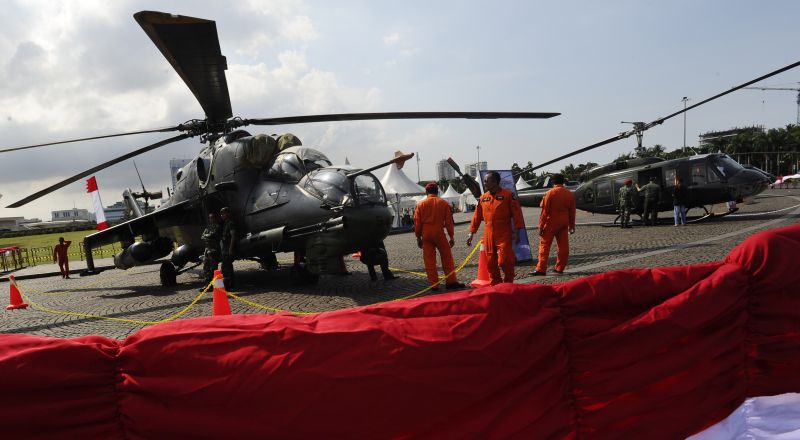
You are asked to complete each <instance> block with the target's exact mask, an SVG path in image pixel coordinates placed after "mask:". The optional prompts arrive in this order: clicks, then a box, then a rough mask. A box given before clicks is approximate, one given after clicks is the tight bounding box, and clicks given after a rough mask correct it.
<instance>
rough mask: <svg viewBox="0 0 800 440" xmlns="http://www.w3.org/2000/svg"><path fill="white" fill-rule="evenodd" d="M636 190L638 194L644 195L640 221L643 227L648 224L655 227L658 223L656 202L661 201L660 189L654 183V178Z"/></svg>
mask: <svg viewBox="0 0 800 440" xmlns="http://www.w3.org/2000/svg"><path fill="white" fill-rule="evenodd" d="M637 189H638V190H639V192H643V193H644V212H643V213H642V220H643V221H644V224H645V226H647V224H648V223H649V224H651V225H653V226H655V225H656V224H657V223H658V202H659V201H660V200H661V187H660V186H659V185H658V184H657V183H656V178H655V177H651V178H650V183H648V184H647V185H645V186H643V187H641V188H637Z"/></svg>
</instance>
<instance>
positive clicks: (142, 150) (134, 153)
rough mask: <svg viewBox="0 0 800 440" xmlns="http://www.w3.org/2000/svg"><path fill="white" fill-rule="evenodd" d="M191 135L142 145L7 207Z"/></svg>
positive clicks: (36, 197) (19, 203)
mask: <svg viewBox="0 0 800 440" xmlns="http://www.w3.org/2000/svg"><path fill="white" fill-rule="evenodd" d="M189 137H191V136H190V135H188V134H179V135H178V136H174V137H171V138H169V139H165V140H163V141H159V142H156V143H154V144H150V145H148V146H146V147H142V148H140V149H138V150H136V151H132V152H130V153H127V154H124V155H122V156H119V157H117V158H115V159H111V160H109V161H108V162H104V163H101V164H100V165H97V166H95V167H92V168H90V169H88V170H86V171H84V172H82V173H79V174H76V175H74V176H72V177H69V178H67V179H64V180H62V181H61V182H58V183H56V184H54V185H50V186H48V187H47V188H45V189H43V190H41V191H38V192H36V193H34V194H31V195H29V196H28V197H25V198H24V199H22V200H19V201H17V202H14V203H12V204H10V205H8V206H6V208H19V207H20V206H23V205H26V204H28V203H29V202H32V201H34V200H36V199H38V198H39V197H42V196H44V195H47V194H50V193H51V192H53V191H55V190H57V189H60V188H63V187H65V186H67V185H69V184H70V183H72V182H76V181H78V180H80V179H82V178H84V177H86V176H88V175H90V174H93V173H96V172H98V171H100V170H103V169H105V168H108V167H110V166H111V165H115V164H118V163H120V162H122V161H125V160H128V159H130V158H132V157H135V156H138V155H140V154H142V153H146V152H148V151H150V150H155V149H156V148H159V147H163V146H164V145H167V144H171V143H173V142H177V141H180V140H183V139H186V138H189Z"/></svg>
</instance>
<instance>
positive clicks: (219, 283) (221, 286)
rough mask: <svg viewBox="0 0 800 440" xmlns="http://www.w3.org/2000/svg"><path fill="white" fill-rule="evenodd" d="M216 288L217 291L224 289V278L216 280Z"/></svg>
mask: <svg viewBox="0 0 800 440" xmlns="http://www.w3.org/2000/svg"><path fill="white" fill-rule="evenodd" d="M214 288H215V289H224V288H225V283H224V282H223V281H222V278H217V279H216V280H214Z"/></svg>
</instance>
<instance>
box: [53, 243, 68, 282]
mask: <svg viewBox="0 0 800 440" xmlns="http://www.w3.org/2000/svg"><path fill="white" fill-rule="evenodd" d="M71 244H72V242H71V241H69V240H67V241H64V237H58V244H57V245H55V246H53V263H58V270H59V271H61V278H66V279H69V256H68V255H67V249H68V248H69V245H71Z"/></svg>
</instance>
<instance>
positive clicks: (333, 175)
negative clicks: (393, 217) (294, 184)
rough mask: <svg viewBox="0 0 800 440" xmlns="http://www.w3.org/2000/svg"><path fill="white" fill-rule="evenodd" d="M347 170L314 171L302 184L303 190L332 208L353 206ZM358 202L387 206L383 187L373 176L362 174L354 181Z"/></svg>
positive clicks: (323, 169) (360, 203) (327, 169)
mask: <svg viewBox="0 0 800 440" xmlns="http://www.w3.org/2000/svg"><path fill="white" fill-rule="evenodd" d="M346 173H347V170H342V169H333V168H321V169H318V170H315V171H312V172H310V173H309V174H308V176H306V177H305V179H304V181H303V182H301V185H302V186H303V188H304V189H305V190H306V191H308V192H309V193H311V194H313V195H314V196H315V197H317V198H318V199H320V200H322V201H323V202H324V203H325V204H328V205H331V206H340V205H347V206H352V205H353V204H354V203H353V200H354V198H353V196H352V195H351V194H350V182H351V180H350V178H348V177H347V174H346ZM353 189H354V193H355V195H356V199H355V200H356V201H357V203H358V204H359V205H386V194H385V193H384V192H383V187H382V186H381V184H380V182H379V181H378V179H377V178H375V176H373V175H372V174H362V175H360V176H358V177H356V178H355V179H354V181H353Z"/></svg>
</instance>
